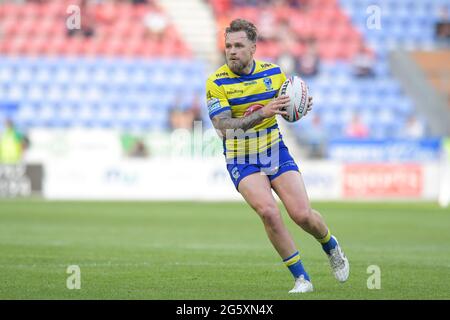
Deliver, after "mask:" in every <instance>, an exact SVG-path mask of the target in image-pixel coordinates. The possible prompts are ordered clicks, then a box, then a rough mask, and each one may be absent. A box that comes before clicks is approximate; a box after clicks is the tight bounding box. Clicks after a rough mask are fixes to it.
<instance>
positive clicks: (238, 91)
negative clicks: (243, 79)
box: [226, 89, 244, 94]
mask: <svg viewBox="0 0 450 320" xmlns="http://www.w3.org/2000/svg"><path fill="white" fill-rule="evenodd" d="M226 93H227V94H235V93H238V94H243V93H244V90H238V89H232V90H228V91H227V92H226Z"/></svg>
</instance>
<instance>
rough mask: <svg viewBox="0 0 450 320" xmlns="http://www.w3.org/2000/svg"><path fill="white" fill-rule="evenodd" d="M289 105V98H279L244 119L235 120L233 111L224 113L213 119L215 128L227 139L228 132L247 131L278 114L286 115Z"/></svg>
mask: <svg viewBox="0 0 450 320" xmlns="http://www.w3.org/2000/svg"><path fill="white" fill-rule="evenodd" d="M288 103H289V97H288V96H281V97H278V98H276V99H274V100H272V101H271V102H269V103H268V104H267V105H266V106H264V107H263V108H261V109H259V110H256V111H255V112H253V113H251V114H250V115H248V116H245V117H242V118H233V117H232V116H231V111H224V112H221V113H219V114H218V115H217V116H215V117H213V118H212V123H213V125H214V128H216V129H217V130H218V131H220V133H221V134H222V137H225V135H226V131H227V130H236V129H241V130H244V131H247V130H248V129H250V128H253V127H254V126H255V125H257V124H258V123H260V122H261V121H263V120H264V119H266V118H270V117H273V116H274V115H276V114H286V111H283V110H282V109H283V108H284V107H286V105H287V104H288Z"/></svg>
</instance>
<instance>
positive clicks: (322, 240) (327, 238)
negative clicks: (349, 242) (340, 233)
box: [317, 229, 331, 244]
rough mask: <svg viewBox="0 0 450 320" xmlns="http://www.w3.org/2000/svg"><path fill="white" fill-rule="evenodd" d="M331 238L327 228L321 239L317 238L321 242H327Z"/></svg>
mask: <svg viewBox="0 0 450 320" xmlns="http://www.w3.org/2000/svg"><path fill="white" fill-rule="evenodd" d="M330 239H331V232H330V229H328V232H327V235H326V236H325V237H323V238H322V239H317V240H318V241H319V242H320V243H321V244H324V243H327V242H328V241H330Z"/></svg>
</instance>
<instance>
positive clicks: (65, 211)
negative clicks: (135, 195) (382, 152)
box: [0, 200, 450, 300]
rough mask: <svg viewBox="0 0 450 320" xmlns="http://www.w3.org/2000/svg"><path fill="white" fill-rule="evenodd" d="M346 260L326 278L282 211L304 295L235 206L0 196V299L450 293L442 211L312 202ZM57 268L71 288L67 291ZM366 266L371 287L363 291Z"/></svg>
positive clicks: (448, 234)
mask: <svg viewBox="0 0 450 320" xmlns="http://www.w3.org/2000/svg"><path fill="white" fill-rule="evenodd" d="M313 207H314V208H316V209H318V210H319V211H320V212H321V213H322V215H323V216H324V217H325V219H326V221H327V223H328V225H329V226H330V228H331V230H332V231H333V233H334V234H335V235H336V236H337V237H338V239H339V241H340V243H341V245H342V246H343V249H344V250H345V252H346V254H347V256H348V258H349V260H350V263H351V273H350V278H349V280H348V281H347V282H346V283H344V284H340V283H338V282H337V281H336V280H335V279H334V277H333V276H332V274H331V271H330V268H329V265H328V260H327V258H326V256H325V254H324V253H323V251H322V249H321V247H320V245H319V244H318V243H317V242H316V241H315V240H314V239H313V238H312V237H311V236H309V235H308V234H306V233H305V232H303V231H302V230H300V229H299V228H298V227H296V226H295V225H294V223H293V222H292V221H291V220H290V219H289V218H288V217H287V214H286V212H285V211H284V209H283V210H282V214H283V217H284V218H285V222H286V224H287V226H288V228H289V230H290V231H291V234H292V235H293V236H294V238H295V241H296V243H297V246H298V248H299V249H300V253H301V256H302V260H303V263H304V265H305V268H306V269H307V271H308V272H309V274H310V276H311V278H312V281H313V284H314V287H315V292H313V293H308V294H300V295H299V294H297V295H289V294H288V293H287V292H288V290H290V289H291V288H292V286H293V281H292V278H291V275H290V273H289V272H288V270H287V268H286V267H284V265H283V264H282V262H281V259H280V257H279V256H278V255H277V254H276V252H275V250H274V249H273V248H272V246H271V244H270V243H269V240H268V239H267V237H266V235H265V232H264V229H263V226H262V223H261V221H260V220H259V218H258V217H257V216H256V214H255V213H254V212H253V211H251V210H250V209H249V207H247V205H246V204H245V203H200V202H198V203H197V202H46V201H41V200H21V201H16V200H3V201H0V299H169V300H172V299H191V300H196V299H225V300H226V299H257V300H266V299H273V300H279V299H282V300H287V299H450V231H449V230H450V229H449V228H450V210H449V209H441V208H439V207H438V206H437V205H435V204H430V203H325V202H324V203H314V204H313ZM69 265H78V266H79V267H80V270H81V289H80V290H69V289H67V287H66V280H67V278H68V277H69V276H70V274H68V273H67V272H66V271H67V267H68V266H69ZM370 265H377V266H379V268H380V270H381V289H379V290H377V289H372V290H369V289H368V288H367V280H368V278H369V277H370V276H371V274H369V273H367V268H368V267H369V266H370Z"/></svg>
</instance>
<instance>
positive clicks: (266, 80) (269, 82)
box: [263, 78, 273, 91]
mask: <svg viewBox="0 0 450 320" xmlns="http://www.w3.org/2000/svg"><path fill="white" fill-rule="evenodd" d="M263 81H264V85H265V86H266V91H269V90H273V87H272V79H270V78H264V80H263Z"/></svg>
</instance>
